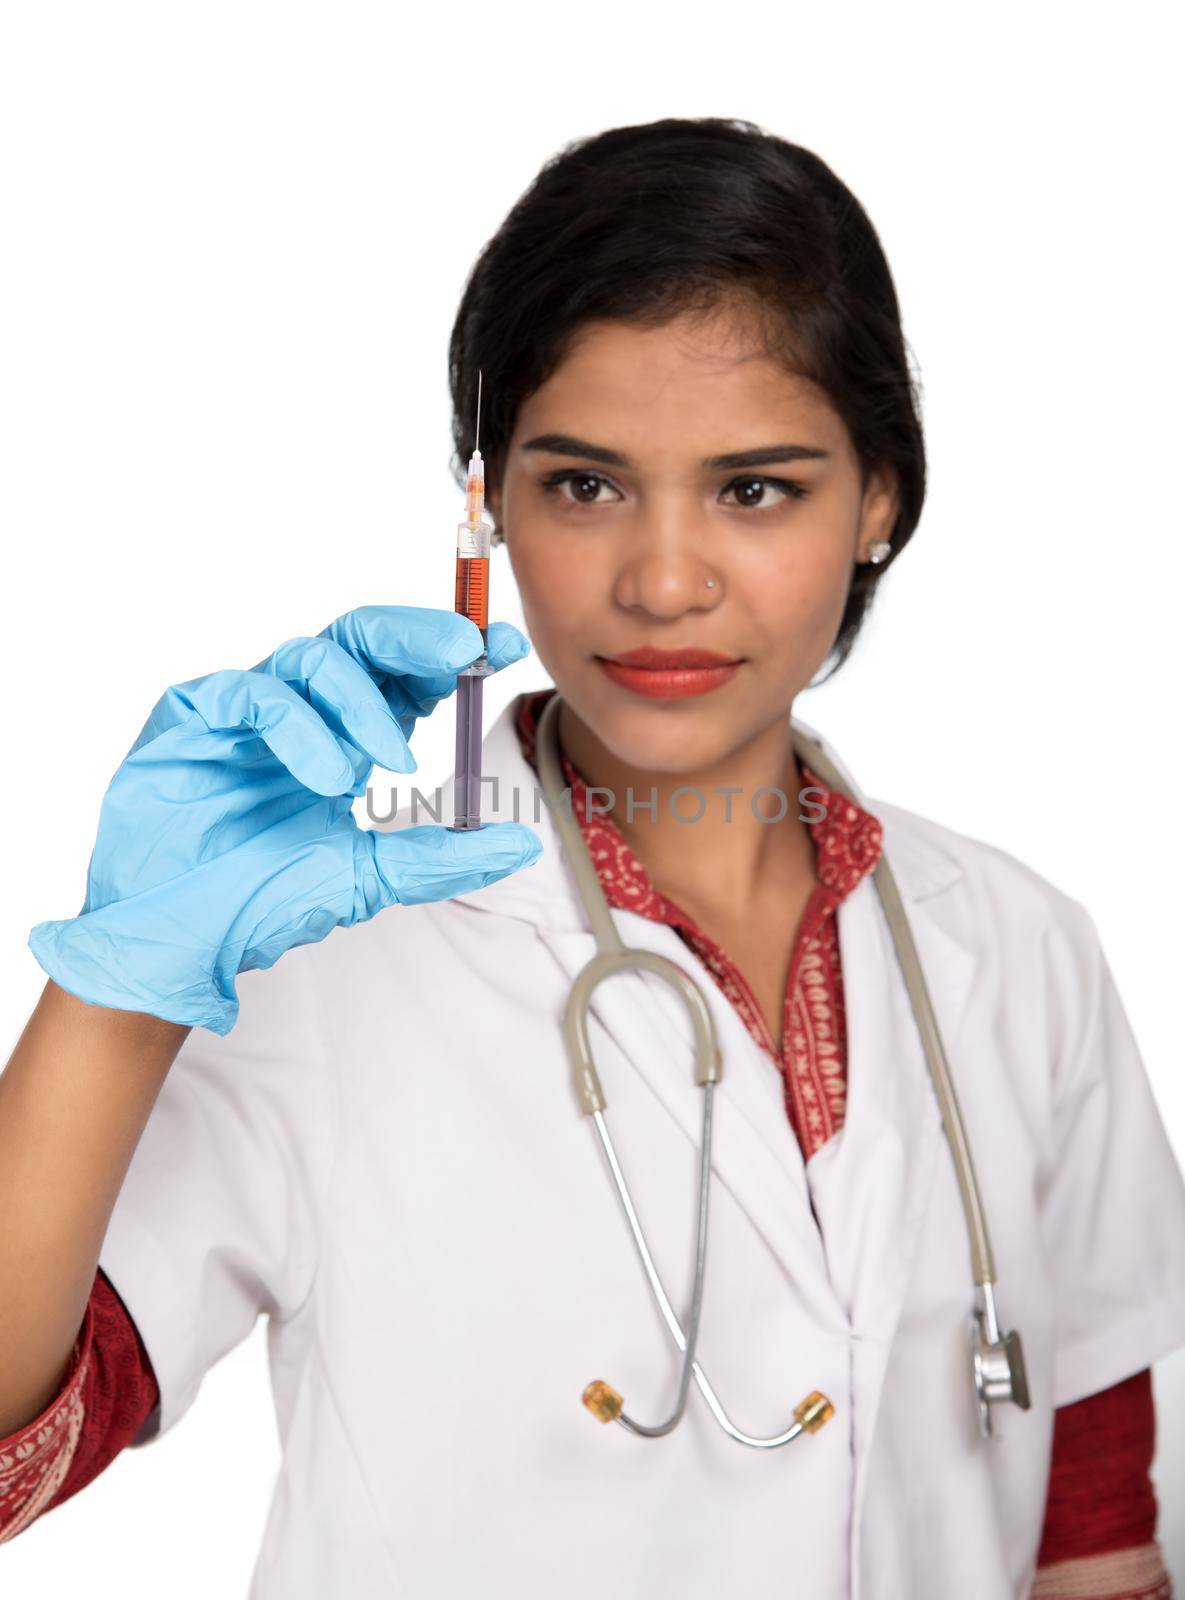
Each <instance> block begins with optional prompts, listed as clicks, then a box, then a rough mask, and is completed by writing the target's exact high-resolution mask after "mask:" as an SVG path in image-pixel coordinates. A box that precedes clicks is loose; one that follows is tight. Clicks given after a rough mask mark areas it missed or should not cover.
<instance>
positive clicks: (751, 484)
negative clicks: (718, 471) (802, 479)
mask: <svg viewBox="0 0 1185 1600" xmlns="http://www.w3.org/2000/svg"><path fill="white" fill-rule="evenodd" d="M771 489H772V490H773V491H774V493H775V495H776V497H777V498H775V499H772V500H771V499H770V498H769V491H770V490H771ZM734 490H735V492H736V495H737V498H736V500H735V501H734V502H733V504H734V505H738V506H741V507H743V508H744V509H745V510H748V511H768V510H772V509H773V507H774V506H776V505H778V504H780V502H781V501H782V500H786V499H790V500H805V499H806V498H807V496H808V494H809V490H807V489H804V488H803V487H802V485H801V484H800V483H794V482H792V481H791V479H789V478H752V477H745V478H733V480H732V482H731V483H726V484H725V485H724V488H723V489H722V490H721V491H720V493H721V494H729V493H731V492H733V491H734Z"/></svg>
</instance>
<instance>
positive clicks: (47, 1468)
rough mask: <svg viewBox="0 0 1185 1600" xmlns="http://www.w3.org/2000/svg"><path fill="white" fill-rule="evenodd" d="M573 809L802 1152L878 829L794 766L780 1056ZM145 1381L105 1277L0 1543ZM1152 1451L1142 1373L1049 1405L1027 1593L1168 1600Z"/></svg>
mask: <svg viewBox="0 0 1185 1600" xmlns="http://www.w3.org/2000/svg"><path fill="white" fill-rule="evenodd" d="M552 692H553V691H552V690H549V689H545V690H540V691H537V692H535V693H534V694H527V695H522V696H520V697H519V701H518V704H517V708H516V715H515V726H516V728H517V731H518V735H519V739H520V743H521V746H522V751H523V755H524V756H525V758H526V759H527V761H528V762H529V763H530V764H531V765H532V766H534V750H535V732H536V728H537V725H538V718H539V713H540V712H541V711H542V708H543V706H544V704H545V703H546V701H547V698H548V696H549V695H550V694H551V693H552ZM563 769H564V776H565V780H566V782H567V783H568V784H569V785H570V787H571V790H572V809H573V814H574V815H575V816H576V818H577V821H578V822H579V824H580V828H581V831H582V833H583V835H584V839H585V842H586V843H587V845H588V848H589V851H590V854H591V855H592V859H593V861H594V862H595V863H596V866H597V871H598V873H599V875H600V879H601V884H602V887H603V888H604V891H605V896H606V899H607V900H608V901H609V903H610V905H612V906H615V907H618V908H619V909H622V910H627V911H635V912H637V913H638V914H639V915H640V916H644V917H649V918H650V919H651V920H653V921H655V922H663V923H666V924H667V925H668V926H670V927H673V928H675V929H676V930H677V932H678V933H679V936H680V937H681V938H682V939H683V940H684V941H685V942H686V944H687V945H688V946H689V948H690V949H692V950H693V951H694V952H695V954H696V955H697V956H698V957H699V959H700V960H701V961H702V963H703V964H704V966H705V967H706V968H707V970H708V971H709V972H710V973H711V974H712V977H713V978H714V980H715V981H716V983H718V984H719V986H720V988H721V989H722V990H723V991H724V993H725V994H726V995H727V996H728V998H729V1000H730V1001H731V1002H732V1004H733V1005H734V1006H735V1007H736V1010H737V1012H738V1014H739V1015H740V1016H741V1018H742V1019H743V1020H744V1022H745V1025H746V1027H747V1028H748V1029H749V1032H750V1033H751V1034H752V1036H753V1038H754V1039H755V1040H756V1041H757V1043H758V1044H759V1045H760V1046H761V1047H762V1048H763V1049H764V1050H765V1051H766V1052H767V1053H768V1054H769V1056H770V1057H771V1060H772V1062H773V1063H774V1065H775V1066H776V1067H777V1070H778V1071H779V1072H781V1073H782V1075H783V1078H784V1080H785V1106H786V1114H787V1116H788V1117H789V1119H790V1122H791V1125H792V1126H793V1128H794V1130H795V1133H796V1135H797V1137H798V1140H799V1143H800V1145H801V1147H802V1151H803V1157H804V1159H806V1160H809V1159H810V1157H811V1156H812V1155H813V1154H814V1153H815V1151H816V1150H818V1149H819V1148H820V1146H821V1145H823V1144H825V1143H826V1142H827V1140H828V1139H830V1138H831V1137H832V1135H833V1134H835V1133H836V1132H838V1130H839V1129H840V1128H841V1127H842V1126H843V1119H844V1106H845V1099H846V1087H847V1080H846V1064H847V1040H846V1030H845V1017H844V997H843V974H842V968H841V965H840V959H839V937H838V929H837V922H836V917H835V914H834V913H835V911H836V908H837V907H838V906H839V905H840V904H841V902H842V901H843V900H844V899H845V898H846V896H847V895H849V894H851V892H852V890H853V889H854V888H855V887H856V886H857V884H858V883H860V881H861V880H862V879H863V878H864V877H865V876H866V875H867V874H868V873H869V872H871V871H872V870H873V868H874V867H875V866H876V863H877V861H878V860H879V858H880V854H881V850H882V848H883V843H884V833H883V828H882V825H881V823H880V822H879V821H878V820H877V819H876V817H874V816H872V815H871V814H870V813H869V812H868V811H866V810H864V809H863V808H862V807H860V806H858V805H855V804H854V803H853V802H851V801H849V800H847V799H846V798H845V797H844V796H842V795H838V794H836V793H834V791H832V790H830V789H829V788H828V787H827V785H826V784H824V783H823V782H821V780H820V779H819V778H818V776H817V774H815V773H814V772H812V771H811V770H810V768H809V767H807V766H806V765H805V764H804V765H803V768H802V773H803V788H806V787H807V786H811V787H812V788H813V789H816V790H818V791H821V795H822V802H821V806H819V807H815V806H812V807H811V808H810V809H821V810H822V811H823V816H822V818H821V819H820V820H818V821H817V822H813V823H808V826H810V828H811V840H812V843H813V845H814V849H815V858H816V878H817V882H816V884H815V886H814V888H813V889H812V892H811V895H810V898H809V900H808V902H807V905H806V908H805V910H804V912H803V915H802V920H801V923H800V926H799V929H798V933H797V936H796V939H795V944H794V950H793V954H792V958H791V963H790V970H789V973H788V976H787V983H786V996H785V1003H784V1005H785V1009H784V1013H783V1024H784V1025H783V1037H782V1047H781V1050H780V1051H779V1049H778V1048H777V1046H776V1045H775V1043H774V1040H773V1039H772V1037H771V1035H770V1030H769V1027H768V1025H767V1023H766V1021H765V1017H764V1015H763V1013H762V1011H761V1008H760V1006H759V1005H758V1003H757V1001H756V999H755V998H754V995H753V992H752V990H751V988H750V987H749V985H748V983H747V982H746V980H745V977H744V974H743V973H742V972H741V971H740V969H739V968H738V967H737V966H736V965H735V964H734V963H733V961H732V960H731V959H730V958H729V956H728V955H727V954H726V952H725V951H724V950H723V949H721V947H720V946H719V945H718V944H717V943H716V942H715V941H714V940H713V939H711V938H710V937H709V936H708V935H707V934H706V933H704V932H703V931H702V930H701V929H700V928H698V927H697V926H696V924H695V922H694V921H693V919H692V918H691V917H689V916H688V915H687V913H686V912H684V911H683V910H682V909H681V908H680V907H679V906H678V905H677V904H676V903H675V902H674V901H673V900H671V899H670V898H669V897H668V896H666V895H664V894H662V893H661V892H660V891H659V890H658V889H656V888H655V887H654V885H653V884H652V883H651V882H650V880H649V878H648V877H647V875H646V870H645V868H644V867H643V866H642V863H641V861H640V860H639V859H638V857H637V855H636V854H635V853H634V851H633V850H632V849H631V848H630V846H629V844H628V843H627V842H626V840H625V838H624V836H623V835H622V834H621V832H620V830H619V829H618V828H617V826H616V825H615V824H614V823H613V822H612V820H611V819H610V818H609V817H607V816H604V815H600V814H590V813H591V812H592V810H593V808H591V807H590V806H589V804H588V797H587V787H586V785H585V783H584V781H583V779H582V778H581V777H580V774H579V773H578V772H577V771H576V770H575V768H574V767H573V766H572V764H571V762H570V761H569V760H568V758H567V757H566V756H564V757H563ZM157 1400H158V1391H157V1385H156V1380H155V1377H154V1375H153V1372H152V1367H151V1365H150V1363H149V1360H148V1356H147V1353H146V1352H145V1350H144V1347H143V1345H142V1343H141V1342H140V1338H139V1335H138V1333H137V1331H136V1329H135V1325H134V1324H133V1322H132V1320H131V1318H130V1317H129V1316H128V1313H127V1311H126V1310H125V1309H124V1307H123V1304H122V1302H121V1301H120V1300H119V1297H118V1295H116V1293H115V1291H114V1289H113V1288H112V1286H111V1285H110V1284H109V1283H108V1281H107V1279H106V1277H105V1276H104V1275H103V1273H102V1271H99V1272H98V1273H97V1274H96V1277H95V1285H94V1289H93V1291H92V1294H91V1299H90V1304H89V1305H88V1307H87V1312H86V1318H85V1320H84V1323H83V1326H82V1329H81V1331H80V1333H79V1337H78V1341H77V1343H76V1345H75V1348H74V1354H73V1358H72V1360H71V1364H70V1368H69V1371H68V1372H67V1374H66V1377H65V1379H64V1380H63V1383H62V1387H61V1389H60V1391H59V1393H58V1395H57V1396H56V1397H55V1399H54V1400H53V1401H52V1402H51V1404H50V1405H49V1406H48V1407H47V1408H46V1409H45V1411H44V1412H43V1413H42V1415H41V1416H40V1417H37V1418H36V1419H34V1421H33V1422H31V1423H29V1424H28V1425H27V1426H26V1427H24V1428H22V1429H20V1430H19V1431H18V1432H17V1433H15V1434H13V1435H12V1436H11V1437H10V1438H8V1439H0V1542H3V1541H4V1540H5V1539H9V1538H12V1537H13V1536H14V1535H15V1534H17V1533H19V1532H21V1531H22V1529H24V1528H26V1527H28V1526H29V1524H30V1523H31V1522H32V1521H33V1520H34V1519H35V1518H36V1517H38V1516H40V1515H42V1514H43V1513H44V1512H46V1511H48V1510H50V1509H52V1508H53V1507H54V1506H57V1505H60V1504H61V1503H62V1502H63V1501H64V1500H67V1499H69V1497H70V1496H71V1495H72V1494H75V1493H77V1491H78V1490H79V1489H81V1488H82V1487H83V1486H84V1485H85V1484H86V1483H89V1481H90V1480H91V1479H92V1478H93V1477H95V1476H96V1475H97V1474H98V1473H99V1472H101V1471H102V1470H103V1468H104V1467H105V1466H106V1465H107V1464H108V1462H109V1461H111V1460H112V1459H113V1457H114V1456H115V1455H117V1454H118V1452H119V1451H120V1450H122V1449H123V1447H124V1446H125V1445H126V1444H129V1443H130V1442H131V1441H132V1439H133V1438H134V1437H135V1436H136V1434H137V1432H138V1431H139V1429H140V1427H141V1426H142V1424H143V1423H144V1421H145V1420H146V1419H147V1417H148V1415H149V1413H150V1412H151V1411H152V1409H153V1407H154V1406H155V1405H156V1404H157ZM1154 1448H1155V1417H1154V1411H1153V1402H1152V1387H1151V1374H1150V1372H1148V1371H1147V1370H1145V1371H1143V1372H1139V1373H1136V1374H1134V1375H1133V1376H1132V1377H1130V1378H1127V1379H1125V1380H1124V1382H1122V1383H1119V1384H1115V1385H1114V1386H1113V1387H1111V1388H1109V1389H1106V1390H1104V1391H1103V1392H1102V1393H1100V1394H1096V1395H1091V1396H1089V1397H1088V1398H1087V1399H1085V1400H1079V1401H1076V1402H1075V1403H1074V1404H1072V1405H1068V1406H1062V1407H1060V1408H1059V1409H1058V1410H1057V1411H1056V1412H1055V1414H1054V1430H1053V1459H1052V1465H1051V1470H1050V1480H1049V1491H1048V1499H1047V1503H1046V1507H1045V1524H1044V1531H1043V1535H1042V1540H1041V1548H1040V1552H1039V1556H1038V1563H1039V1564H1038V1570H1037V1574H1036V1579H1035V1582H1034V1585H1033V1588H1032V1591H1031V1600H1070V1597H1073V1600H1172V1585H1171V1581H1170V1579H1169V1576H1168V1574H1167V1572H1166V1571H1165V1568H1164V1564H1163V1560H1162V1557H1161V1552H1160V1547H1159V1545H1158V1543H1157V1541H1156V1512H1157V1508H1156V1498H1155V1494H1154V1491H1153V1487H1152V1482H1151V1478H1150V1475H1149V1473H1150V1468H1151V1465H1152V1458H1153V1453H1154Z"/></svg>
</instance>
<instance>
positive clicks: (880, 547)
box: [868, 539, 893, 567]
mask: <svg viewBox="0 0 1185 1600" xmlns="http://www.w3.org/2000/svg"><path fill="white" fill-rule="evenodd" d="M892 549H893V546H892V545H891V544H890V543H889V541H888V540H887V539H878V540H877V541H876V543H875V544H872V545H869V547H868V559H869V561H870V562H871V563H872V565H873V566H874V567H879V566H880V564H881V562H882V561H887V560H888V559H889V556H890V554H891V553H892Z"/></svg>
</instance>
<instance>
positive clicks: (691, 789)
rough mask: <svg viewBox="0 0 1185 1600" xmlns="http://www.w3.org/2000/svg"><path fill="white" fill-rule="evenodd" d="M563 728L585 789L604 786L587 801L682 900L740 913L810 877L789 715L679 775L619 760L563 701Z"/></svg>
mask: <svg viewBox="0 0 1185 1600" xmlns="http://www.w3.org/2000/svg"><path fill="white" fill-rule="evenodd" d="M559 731H560V743H561V745H562V746H563V749H564V751H565V752H566V754H567V755H568V757H569V759H570V760H571V762H572V764H573V765H574V766H575V767H576V769H577V771H578V772H579V773H580V774H581V776H582V777H583V778H584V779H585V781H586V782H587V783H588V785H589V786H590V788H592V789H603V790H607V791H609V794H595V793H594V794H592V795H591V796H590V809H592V808H594V807H595V808H596V810H598V811H600V812H602V813H603V814H605V815H608V816H610V817H611V818H612V820H613V822H614V824H615V826H616V827H617V828H618V829H619V831H620V832H621V834H622V835H623V836H624V838H625V840H626V842H627V843H628V844H629V846H630V848H631V849H632V850H633V851H634V853H635V854H636V855H637V857H638V859H639V860H640V861H641V863H642V865H643V866H644V867H645V869H646V872H647V875H648V877H649V878H650V881H651V882H652V883H653V884H654V885H655V887H656V888H657V889H659V890H660V891H661V892H662V893H664V894H667V895H669V896H670V897H671V899H673V900H674V901H676V902H677V903H678V904H679V905H682V906H684V907H685V908H686V909H688V910H690V909H692V908H693V907H695V906H700V907H715V908H719V909H722V910H733V911H737V910H740V909H742V908H744V907H746V906H748V905H751V904H753V903H754V902H756V901H757V900H759V899H762V898H764V897H766V896H768V895H773V896H775V897H779V896H783V895H785V894H786V893H787V892H795V891H797V890H800V889H802V888H803V887H804V886H806V885H809V884H813V883H814V882H815V881H816V877H815V850H814V845H813V843H812V841H811V836H810V830H809V828H808V827H807V825H806V823H805V822H803V821H802V820H800V817H799V812H800V809H801V807H800V804H799V801H798V792H799V790H800V789H801V788H802V787H803V785H804V782H805V780H804V778H803V776H802V773H801V770H800V768H799V765H798V762H797V759H796V757H795V755H794V751H793V748H792V746H791V743H790V716H789V713H787V715H786V716H785V717H784V718H783V719H781V720H780V721H778V722H776V723H774V724H772V725H771V726H770V727H768V728H766V729H764V730H763V731H762V732H761V733H759V734H758V735H757V736H756V737H755V738H754V739H752V740H751V741H749V743H747V744H745V745H743V746H741V747H740V748H739V749H736V750H731V751H730V752H729V753H728V755H727V757H726V758H724V759H723V760H721V761H719V762H717V763H715V764H713V765H711V766H707V767H703V768H699V769H697V770H694V771H691V772H680V773H677V774H672V773H669V772H655V771H652V770H650V769H648V768H645V767H636V766H632V765H630V764H629V763H628V762H625V761H622V760H620V759H619V758H618V757H617V756H615V755H614V754H613V752H612V751H611V750H608V749H607V748H606V747H605V745H604V744H602V742H601V741H600V740H599V739H598V738H597V737H596V735H595V734H594V733H593V732H592V730H591V729H590V728H589V727H588V726H587V725H586V724H585V723H583V722H581V721H580V719H579V718H578V717H577V716H576V714H575V713H574V712H573V711H572V709H571V707H570V706H569V705H568V703H567V702H566V701H565V702H564V704H563V706H562V707H561V710H560V729H559ZM763 789H772V790H774V791H775V792H774V793H772V794H769V793H766V794H759V792H758V791H760V790H763ZM679 791H682V792H679ZM779 791H780V793H779ZM782 796H785V800H784V801H783V800H782V798H781V797H782ZM651 799H653V800H654V801H655V804H654V805H653V806H651V805H650V804H649V802H650V800H651ZM631 802H632V803H631ZM783 813H784V814H783ZM681 818H683V819H686V820H680V819H681ZM693 819H694V820H693ZM774 819H777V820H774Z"/></svg>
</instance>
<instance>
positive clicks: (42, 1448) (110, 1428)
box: [0, 1267, 160, 1544]
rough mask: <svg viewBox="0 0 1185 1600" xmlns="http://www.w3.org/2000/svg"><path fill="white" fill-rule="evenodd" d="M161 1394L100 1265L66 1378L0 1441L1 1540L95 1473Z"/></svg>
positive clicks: (134, 1331)
mask: <svg viewBox="0 0 1185 1600" xmlns="http://www.w3.org/2000/svg"><path fill="white" fill-rule="evenodd" d="M159 1396H160V1391H159V1388H158V1386H157V1382H156V1374H155V1373H154V1372H153V1369H152V1364H151V1362H150V1361H149V1359H148V1352H147V1351H146V1350H145V1349H144V1345H143V1342H142V1341H141V1339H140V1336H139V1333H138V1331H137V1329H136V1326H135V1324H134V1323H133V1321H132V1319H131V1318H130V1317H129V1316H128V1314H127V1311H126V1310H125V1309H124V1305H123V1302H122V1301H121V1300H120V1298H119V1296H118V1295H117V1294H116V1292H115V1290H114V1289H113V1288H112V1286H111V1284H110V1282H109V1281H108V1279H107V1276H106V1274H105V1273H104V1271H103V1269H102V1267H100V1268H99V1270H98V1272H97V1273H96V1274H95V1281H94V1284H93V1286H92V1288H91V1294H90V1299H89V1301H88V1302H87V1308H86V1317H85V1319H84V1321H83V1325H82V1331H81V1332H80V1333H79V1335H78V1339H77V1340H76V1342H75V1345H74V1351H73V1354H72V1355H71V1358H70V1366H69V1369H68V1371H67V1375H66V1379H65V1382H64V1383H63V1385H62V1387H61V1388H60V1389H59V1391H58V1393H57V1394H56V1395H55V1397H54V1398H53V1400H51V1401H50V1403H49V1405H48V1406H47V1407H46V1408H45V1410H44V1411H43V1412H41V1413H40V1415H39V1416H37V1417H35V1418H34V1419H33V1421H32V1422H29V1423H27V1424H26V1425H25V1426H24V1427H23V1428H19V1429H18V1430H17V1431H16V1433H14V1434H10V1435H9V1437H8V1438H6V1439H0V1544H3V1543H5V1541H6V1540H9V1539H14V1538H16V1536H17V1534H19V1533H22V1532H23V1531H24V1530H25V1529H26V1528H27V1527H29V1525H30V1524H31V1523H33V1522H35V1521H36V1520H37V1518H38V1517H40V1516H42V1515H43V1514H44V1513H45V1512H46V1511H52V1510H53V1508H54V1507H55V1506H59V1505H61V1504H62V1502H63V1501H64V1500H68V1499H69V1498H70V1497H71V1495H74V1494H77V1493H78V1491H79V1489H84V1488H85V1487H86V1485H87V1484H88V1483H90V1481H91V1479H92V1478H97V1477H98V1475H99V1473H100V1472H102V1471H103V1469H104V1468H105V1467H107V1466H108V1465H109V1464H110V1463H111V1462H112V1461H113V1460H114V1459H115V1457H116V1456H117V1455H118V1454H119V1452H120V1451H121V1450H122V1449H123V1448H124V1446H125V1445H128V1444H132V1443H133V1442H134V1441H135V1439H136V1436H137V1435H138V1434H139V1432H140V1430H141V1428H142V1427H143V1425H144V1423H145V1421H146V1420H147V1419H148V1417H149V1416H150V1415H151V1413H152V1411H153V1409H154V1407H155V1406H156V1404H157V1401H158V1399H159Z"/></svg>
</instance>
